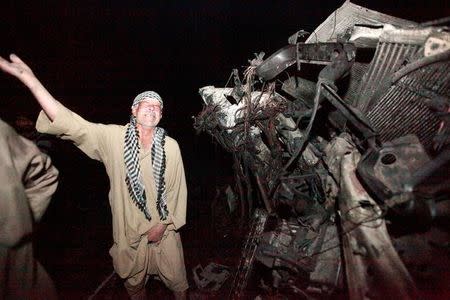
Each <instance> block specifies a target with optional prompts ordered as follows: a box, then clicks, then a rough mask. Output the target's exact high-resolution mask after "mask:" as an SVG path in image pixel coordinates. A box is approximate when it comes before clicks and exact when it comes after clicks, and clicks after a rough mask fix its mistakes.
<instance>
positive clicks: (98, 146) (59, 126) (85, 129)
mask: <svg viewBox="0 0 450 300" xmlns="http://www.w3.org/2000/svg"><path fill="white" fill-rule="evenodd" d="M106 127H107V126H106V125H103V124H97V123H92V122H89V121H86V120H85V119H83V118H82V117H81V116H79V115H77V114H76V113H74V112H72V111H71V110H69V109H68V108H66V107H65V106H63V105H62V104H61V103H59V102H58V110H57V113H56V116H55V119H54V120H53V122H52V121H51V120H50V119H49V118H48V117H47V115H46V114H45V113H44V112H43V111H41V112H40V114H39V117H38V119H37V122H36V129H37V130H38V131H39V132H41V133H47V134H52V135H56V136H57V137H59V138H61V139H63V140H69V141H72V142H73V143H74V144H75V145H76V146H77V147H78V148H79V149H80V150H81V151H83V152H84V153H85V154H86V155H88V156H89V157H90V158H92V159H96V160H100V161H102V160H103V159H104V154H105V153H104V152H105V151H106V146H105V142H104V140H105V131H106Z"/></svg>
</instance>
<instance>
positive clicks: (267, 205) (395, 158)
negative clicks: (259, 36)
mask: <svg viewBox="0 0 450 300" xmlns="http://www.w3.org/2000/svg"><path fill="white" fill-rule="evenodd" d="M448 21H449V20H448V18H446V19H443V20H437V21H434V22H428V23H423V24H418V23H415V22H411V21H407V20H403V19H399V18H396V17H392V16H389V15H385V14H382V13H379V12H376V11H372V10H368V9H366V8H363V7H361V6H358V5H355V4H352V3H350V2H348V1H347V2H345V3H344V4H343V6H342V7H340V8H338V9H337V10H336V11H335V12H334V13H333V14H331V15H330V16H329V17H328V18H327V19H326V21H325V22H323V23H322V24H321V25H320V26H319V27H318V28H317V29H316V30H315V31H314V32H313V33H312V34H309V37H308V38H307V39H306V41H305V42H299V39H301V38H302V37H304V36H306V32H304V31H299V32H298V33H297V34H295V35H294V36H292V37H291V38H289V44H288V45H287V46H286V47H284V48H282V49H280V50H278V51H277V52H275V53H274V54H273V55H271V56H270V57H268V58H267V59H263V56H264V54H259V55H257V56H256V58H255V59H253V60H251V61H250V66H249V67H248V68H247V69H246V70H245V72H244V74H243V75H244V76H243V79H241V78H240V76H239V73H238V71H237V70H233V73H232V78H233V80H234V87H225V88H216V87H213V86H206V87H203V88H201V89H200V95H201V97H202V98H203V101H204V104H205V105H204V109H203V111H201V112H200V113H199V115H198V116H197V117H196V118H195V123H194V127H195V128H196V129H197V130H198V131H206V132H207V133H209V134H210V135H212V136H214V137H215V139H216V141H217V142H218V143H219V144H220V145H221V146H222V147H223V148H224V149H226V150H227V151H228V152H230V153H232V155H233V158H234V174H235V181H236V187H237V188H236V189H237V194H238V195H239V198H240V201H241V202H240V207H241V215H242V217H245V216H249V215H250V214H251V213H253V212H255V216H254V217H253V219H252V222H251V224H250V231H249V233H248V237H247V240H246V241H245V245H244V249H243V252H242V258H241V261H240V263H239V266H238V268H237V270H236V273H235V275H234V281H233V283H232V287H231V292H230V298H240V297H243V296H244V295H245V291H246V289H247V288H248V283H249V278H250V276H251V271H252V270H254V267H255V264H256V263H258V264H260V265H263V266H265V267H266V269H269V270H270V273H271V279H270V280H267V278H264V280H262V279H261V280H260V286H262V287H263V289H265V290H266V291H269V292H271V293H272V295H273V294H274V293H275V294H276V293H280V292H281V293H284V294H289V293H291V294H294V295H297V296H296V297H298V296H299V295H300V296H301V297H304V298H310V297H323V296H327V295H328V296H333V295H337V294H340V295H342V294H345V295H348V297H349V298H350V299H363V298H381V297H385V296H386V295H388V296H390V297H399V298H401V299H403V298H414V297H415V296H417V295H418V294H420V293H426V291H425V292H424V290H426V287H427V284H429V283H420V279H421V276H418V275H417V274H419V271H417V270H414V263H411V260H412V261H414V260H415V261H417V260H420V259H422V260H424V259H425V260H426V259H429V258H425V257H423V255H425V256H426V255H430V253H434V252H430V251H440V250H439V249H438V250H436V249H435V248H439V247H437V246H436V245H438V244H439V243H441V244H439V245H440V246H442V247H444V248H445V247H446V248H445V249H444V250H443V251H444V252H443V253H444V255H442V256H441V257H440V258H439V259H440V262H439V264H443V265H444V266H445V265H447V266H449V265H450V264H449V252H448V245H449V244H448V242H449V235H448V231H447V232H446V233H445V232H444V233H442V232H440V233H439V234H440V235H438V236H439V237H438V238H437V239H435V240H434V242H435V243H434V244H436V245H435V247H434V248H433V243H432V241H431V242H430V239H428V240H427V241H428V243H427V242H424V244H423V245H422V244H421V245H417V244H416V245H415V246H413V247H419V248H420V247H423V249H420V251H419V252H421V254H420V255H417V253H410V256H409V264H407V262H408V251H410V250H411V249H410V248H408V247H411V244H408V241H409V242H410V241H411V234H412V236H414V234H417V231H414V230H412V231H413V232H409V233H404V234H400V235H398V236H395V237H394V236H393V235H392V234H391V233H390V232H388V228H387V225H389V226H391V225H392V226H393V227H395V225H399V227H400V228H402V227H405V226H406V225H404V224H407V223H402V222H403V221H405V220H406V221H408V220H410V221H411V223H412V224H415V225H417V227H419V232H422V233H424V232H425V233H424V234H430V231H431V225H430V224H432V221H433V220H436V219H439V218H442V217H444V219H445V218H446V219H447V220H448V218H449V215H450V208H449V201H448V200H449V199H450V197H449V186H450V184H449V179H448V176H441V177H438V176H436V174H447V175H448V174H449V172H448V169H449V168H448V166H449V164H448V162H449V160H450V148H449V142H450V137H449V129H450V117H449V112H450V109H449V108H450V99H449V95H450V80H449V79H450V63H449V57H450V34H449V32H448V28H447V27H444V26H442V24H445V22H448ZM230 78H231V77H230ZM444 177H445V178H444ZM258 207H260V208H261V209H257V208H258ZM268 220H275V222H268ZM388 220H389V221H388ZM406 221H405V222H406ZM269 223H274V224H272V225H270V224H269ZM408 226H409V225H408ZM413 227H414V226H413ZM403 229H404V228H403ZM433 230H434V229H433ZM408 234H410V235H408ZM416 237H417V236H416ZM426 237H427V238H428V237H429V236H426ZM408 239H409V240H408ZM439 239H441V240H439ZM442 239H443V240H442ZM430 245H431V246H430ZM402 247H403V249H401V248H402ZM427 247H428V248H427ZM430 247H431V248H433V249H431V250H430V249H429V248H430ZM408 249H410V250H408ZM441 250H442V249H441ZM405 251H406V253H405ZM410 252H411V251H410ZM441 254H442V253H441ZM414 255H416V256H414ZM427 262H428V261H425V262H424V264H426V263H427ZM416 267H417V266H416ZM422 267H423V266H422ZM425 267H426V266H425ZM435 271H436V270H430V271H429V272H435ZM411 274H413V275H415V276H412V275H411ZM419 275H420V274H419ZM422 275H423V274H422ZM428 275H429V274H428ZM253 276H256V275H253ZM430 276H432V275H430ZM435 276H437V277H441V279H442V277H443V278H444V279H443V280H448V279H449V278H450V277H449V275H448V271H447V272H446V271H442V269H441V273H439V274H438V275H436V274H435ZM422 277H423V276H422ZM422 279H423V278H422ZM428 279H430V278H428ZM268 282H270V284H269V283H268ZM447 283H448V281H447ZM435 287H439V285H435ZM445 291H446V292H447V293H448V288H447V289H445V288H444V292H445ZM441 292H442V291H441ZM437 293H439V291H438V292H437Z"/></svg>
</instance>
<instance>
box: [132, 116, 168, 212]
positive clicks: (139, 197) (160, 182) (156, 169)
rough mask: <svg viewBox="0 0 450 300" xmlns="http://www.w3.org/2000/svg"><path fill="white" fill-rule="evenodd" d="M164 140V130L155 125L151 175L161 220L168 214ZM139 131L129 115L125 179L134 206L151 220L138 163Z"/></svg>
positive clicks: (134, 120)
mask: <svg viewBox="0 0 450 300" xmlns="http://www.w3.org/2000/svg"><path fill="white" fill-rule="evenodd" d="M165 141H166V131H165V130H164V129H163V128H160V127H155V133H154V137H153V144H152V149H151V155H152V168H153V177H154V179H155V186H156V191H157V199H156V208H157V210H158V214H159V218H160V220H161V221H164V220H166V219H167V216H168V214H169V212H168V210H167V201H166V200H167V195H166V182H165V179H164V173H165V170H166V153H165V151H164V144H165ZM139 150H140V147H139V132H138V130H137V127H136V118H135V117H134V116H131V119H130V124H128V127H127V131H126V133H125V149H124V158H125V169H126V172H127V174H126V177H125V181H126V183H127V186H128V192H129V193H130V196H131V199H133V202H134V203H135V204H136V206H137V207H138V208H139V210H141V211H142V212H143V213H144V215H145V218H146V219H147V220H149V221H150V220H151V219H152V217H151V215H150V211H149V210H148V207H147V198H146V194H145V187H144V184H143V181H142V173H141V166H140V164H139Z"/></svg>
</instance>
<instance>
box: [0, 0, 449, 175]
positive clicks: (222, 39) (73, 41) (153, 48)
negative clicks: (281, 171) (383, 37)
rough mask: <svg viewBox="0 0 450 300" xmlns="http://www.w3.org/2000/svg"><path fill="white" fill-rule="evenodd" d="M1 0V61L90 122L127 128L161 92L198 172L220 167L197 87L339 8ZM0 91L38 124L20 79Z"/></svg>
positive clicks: (415, 6) (406, 5) (431, 6)
mask: <svg viewBox="0 0 450 300" xmlns="http://www.w3.org/2000/svg"><path fill="white" fill-rule="evenodd" d="M354 2H356V3H358V4H361V5H363V6H365V7H368V8H371V9H375V10H378V11H381V12H385V13H389V14H395V15H396V16H399V17H404V18H409V19H411V20H415V21H419V22H420V21H426V20H430V19H433V18H438V17H444V16H446V15H448V14H449V10H448V5H446V4H445V3H446V1H444V0H442V1H441V0H439V1H417V0H413V1H409V0H408V1H406V0H401V1H380V0H378V1H354ZM1 3H2V4H0V15H1V18H0V35H1V39H2V42H1V46H0V55H2V56H7V55H9V53H12V52H13V53H16V54H18V55H19V56H20V57H22V59H24V60H25V61H26V62H28V63H29V64H30V66H31V67H32V69H33V70H34V71H35V73H36V75H37V76H38V78H40V79H41V81H42V82H43V83H44V85H45V86H46V87H47V88H48V89H49V91H50V92H51V93H52V94H53V95H54V96H55V97H56V98H57V99H59V100H60V101H62V102H63V103H64V104H65V105H67V106H68V107H69V108H71V109H73V110H75V111H76V112H78V113H80V114H81V115H82V116H83V117H85V118H87V119H88V120H90V121H95V122H102V123H119V124H124V123H126V122H127V120H128V116H129V106H130V103H131V101H132V99H133V98H134V96H135V95H136V94H138V93H139V92H142V91H144V90H149V89H153V90H156V91H158V92H159V93H160V94H161V95H162V97H163V99H164V101H165V105H164V106H165V111H164V117H163V120H162V123H161V126H163V127H165V128H166V129H168V130H169V134H170V135H171V136H172V137H174V138H175V139H177V140H178V141H179V143H180V144H181V148H182V150H183V152H184V153H185V154H184V155H185V157H186V156H189V158H190V159H189V161H188V162H187V164H188V165H189V168H196V169H197V170H198V169H199V168H201V166H202V165H203V166H210V163H211V162H210V161H209V160H214V161H215V160H216V159H215V158H216V157H215V156H214V155H212V156H211V151H216V150H214V149H215V148H214V146H213V144H212V143H211V140H210V139H209V138H208V137H207V136H206V135H203V136H200V137H197V136H195V132H194V130H193V128H192V123H193V120H192V116H193V115H196V114H197V113H198V112H199V111H200V110H201V108H202V101H201V98H200V97H199V95H198V89H199V88H200V87H203V86H205V85H215V86H225V84H226V82H227V79H228V78H229V75H230V73H231V70H232V69H233V68H238V69H239V70H240V71H243V70H244V69H245V66H246V65H247V64H248V59H251V58H253V57H254V53H257V52H260V51H264V52H265V53H266V57H267V56H269V55H270V54H271V53H273V52H274V51H276V50H278V49H279V48H281V47H283V46H284V45H286V43H287V38H288V37H289V36H290V35H291V34H293V33H295V32H296V31H298V30H299V29H304V30H307V31H312V30H314V29H315V28H316V27H317V26H318V25H319V24H320V23H321V22H322V21H324V20H325V18H326V17H327V16H328V15H329V14H331V13H332V12H333V11H334V9H336V8H337V7H339V6H340V5H342V3H343V1H342V0H340V1H336V0H331V1H298V0H297V1H161V2H159V1H150V0H148V1H92V0H91V1H67V0H59V1H15V0H7V1H1ZM0 93H1V97H2V100H1V101H0V117H2V118H3V119H5V120H7V121H9V120H11V119H12V118H14V116H15V115H16V114H17V113H21V114H26V115H28V116H29V117H30V118H32V119H35V117H36V115H37V113H38V111H39V109H38V106H37V104H36V103H35V102H34V100H33V99H32V97H31V95H30V93H29V92H28V91H27V90H26V89H25V88H24V87H23V86H22V85H21V84H20V83H18V82H17V81H16V80H15V79H11V78H9V77H7V76H5V75H0ZM200 154H201V155H200ZM220 155H221V154H220ZM189 168H188V169H189Z"/></svg>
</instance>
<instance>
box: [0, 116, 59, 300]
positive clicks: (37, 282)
mask: <svg viewBox="0 0 450 300" xmlns="http://www.w3.org/2000/svg"><path fill="white" fill-rule="evenodd" d="M57 178H58V171H57V170H56V168H55V167H54V166H53V165H52V163H51V161H50V158H49V157H48V156H47V155H45V154H43V153H41V152H40V151H39V149H38V148H37V147H36V146H35V145H34V143H33V142H31V141H29V140H27V139H25V138H23V137H22V136H19V135H18V134H17V133H16V132H15V131H14V130H13V129H12V128H11V127H10V126H8V125H7V124H6V123H4V122H3V121H2V120H0V299H55V298H56V291H55V289H54V287H53V283H52V281H51V280H50V278H49V277H48V275H47V273H46V272H45V270H44V268H43V267H42V266H41V265H40V264H39V263H38V262H37V261H36V260H35V259H34V257H33V246H32V243H31V235H32V231H33V224H34V223H35V222H37V221H39V220H40V218H41V217H42V215H43V214H44V212H45V210H46V208H47V206H48V204H49V201H50V198H51V196H52V195H53V193H54V192H55V190H56V186H57V184H58V182H57Z"/></svg>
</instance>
